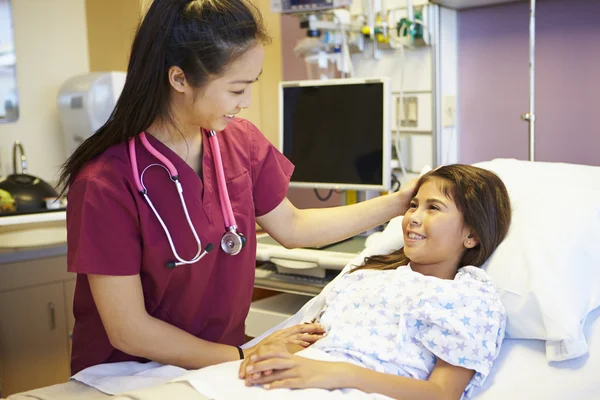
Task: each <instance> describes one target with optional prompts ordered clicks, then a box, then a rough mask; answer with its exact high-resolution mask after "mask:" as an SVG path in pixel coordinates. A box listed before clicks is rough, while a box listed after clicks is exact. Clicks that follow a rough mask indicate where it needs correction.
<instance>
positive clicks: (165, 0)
mask: <svg viewBox="0 0 600 400" xmlns="http://www.w3.org/2000/svg"><path fill="white" fill-rule="evenodd" d="M269 42H270V38H269V36H268V35H267V32H266V30H265V27H264V25H263V22H262V18H261V15H260V12H259V11H258V9H257V8H256V7H255V6H254V5H252V4H251V3H250V2H249V1H246V0H154V1H153V2H152V5H151V6H150V8H149V9H148V12H147V13H146V15H145V16H144V18H143V20H142V21H141V24H140V25H139V27H138V29H137V32H136V35H135V38H134V40H133V45H132V47H131V54H130V58H129V66H128V68H127V78H126V80H125V86H124V87H123V90H122V92H121V96H120V97H119V100H118V101H117V104H116V106H115V108H114V110H113V112H112V113H111V115H110V117H109V118H108V121H107V122H106V123H105V124H104V125H103V126H102V127H101V128H100V129H98V131H96V132H95V133H94V134H93V135H92V136H91V137H89V138H88V139H87V140H85V141H84V142H83V143H82V144H81V145H80V146H79V147H78V148H77V149H76V150H75V152H74V153H73V154H72V155H71V156H70V157H69V159H68V160H67V161H66V162H65V163H64V164H63V166H62V170H61V174H60V179H59V184H58V186H59V188H61V193H64V191H65V190H66V188H67V186H68V185H70V184H71V183H72V182H73V180H74V179H75V177H76V176H77V174H78V173H79V171H80V170H81V168H82V167H83V166H84V165H85V163H86V162H88V161H89V160H91V159H93V158H94V157H96V156H98V155H99V154H101V153H103V152H104V151H105V150H106V149H108V148H109V147H111V146H113V145H115V144H118V143H123V142H126V141H127V140H129V139H130V138H132V137H135V136H136V135H138V134H139V133H140V132H142V131H144V130H145V129H147V128H148V127H149V126H150V125H151V124H152V122H153V121H154V120H155V119H156V118H162V119H164V120H165V121H169V122H171V123H173V124H174V120H173V117H172V114H171V110H170V109H169V93H170V83H169V77H168V71H169V68H170V67H172V66H178V67H180V68H181V69H182V70H183V72H184V74H185V77H186V79H187V81H188V82H189V84H190V85H192V86H193V87H194V88H195V89H197V90H201V89H202V88H203V87H205V86H206V84H207V83H208V82H209V81H210V80H211V79H213V78H216V77H219V76H221V75H222V74H223V73H224V72H225V71H226V70H227V68H228V66H229V65H230V64H231V62H233V61H234V60H236V59H237V58H238V57H240V56H241V55H243V54H244V53H245V52H246V51H247V50H248V49H250V48H251V47H252V46H253V45H254V44H255V43H262V44H268V43H269ZM174 125H175V124H174Z"/></svg>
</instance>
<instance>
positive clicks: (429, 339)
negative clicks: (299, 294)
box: [312, 266, 506, 398]
mask: <svg viewBox="0 0 600 400" xmlns="http://www.w3.org/2000/svg"><path fill="white" fill-rule="evenodd" d="M320 322H321V324H322V325H323V326H324V328H325V329H326V331H327V335H326V336H325V337H324V338H322V339H321V340H319V341H318V342H316V343H315V344H314V345H313V346H312V347H314V348H317V349H320V350H323V351H325V352H328V353H330V354H334V355H337V356H341V357H343V358H346V359H347V360H348V361H349V362H354V363H358V364H359V365H362V366H364V367H366V368H369V369H372V370H375V371H379V372H385V373H390V374H395V375H401V376H406V377H411V378H417V379H427V378H428V377H429V375H430V374H431V372H432V371H433V368H434V367H435V363H436V362H437V359H438V358H440V359H442V360H444V361H446V362H448V363H450V364H454V365H458V366H461V367H464V368H468V369H471V370H474V371H475V372H476V373H475V375H474V376H473V378H472V379H471V382H470V383H469V386H468V387H467V390H466V391H465V393H464V395H463V398H468V397H469V396H470V393H471V391H472V389H473V388H474V387H477V386H481V385H482V384H483V382H484V381H485V379H486V377H487V375H488V374H489V371H490V369H491V367H492V364H493V362H494V360H495V359H496V357H497V355H498V352H499V349H500V345H501V343H502V340H503V338H504V331H505V328H506V310H505V309H504V307H503V306H502V304H501V303H500V300H499V297H498V295H497V293H496V291H495V289H494V287H493V286H492V284H491V282H490V281H489V277H488V276H487V274H486V273H485V272H484V271H482V270H481V269H479V268H475V267H464V268H461V269H460V270H459V271H458V273H457V275H456V277H455V279H454V280H443V279H438V278H435V277H430V276H424V275H421V274H419V273H417V272H414V271H412V270H411V269H410V267H409V266H404V267H400V268H398V269H396V270H386V271H377V270H359V271H356V272H354V273H350V274H346V275H345V276H343V277H342V278H341V279H338V280H337V281H336V283H335V287H334V288H333V290H330V291H329V292H328V294H327V298H326V306H325V311H324V312H323V314H322V316H321V318H320Z"/></svg>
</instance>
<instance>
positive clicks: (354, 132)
mask: <svg viewBox="0 0 600 400" xmlns="http://www.w3.org/2000/svg"><path fill="white" fill-rule="evenodd" d="M279 86H280V96H279V99H280V112H279V122H280V127H279V135H280V137H279V147H280V150H281V151H282V152H283V154H284V155H285V156H286V157H287V158H288V159H289V160H290V161H292V162H293V163H294V165H295V166H296V169H295V171H294V174H293V175H292V179H291V182H290V187H300V188H316V189H340V190H377V191H385V190H389V188H390V183H391V165H390V158H391V151H392V149H391V147H392V146H391V131H390V103H391V102H390V96H391V93H390V82H389V79H388V78H369V79H367V78H350V79H331V80H322V81H311V80H307V81H293V82H281V83H280V85H279Z"/></svg>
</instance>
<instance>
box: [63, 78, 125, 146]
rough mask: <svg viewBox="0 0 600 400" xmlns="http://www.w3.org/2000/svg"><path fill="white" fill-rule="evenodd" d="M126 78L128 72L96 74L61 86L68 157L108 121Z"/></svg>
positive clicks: (68, 81)
mask: <svg viewBox="0 0 600 400" xmlns="http://www.w3.org/2000/svg"><path fill="white" fill-rule="evenodd" d="M125 76H126V73H125V72H114V71H113V72H92V73H89V74H83V75H78V76H74V77H72V78H70V79H69V80H67V81H66V82H65V83H64V84H63V85H62V86H61V88H60V91H59V93H58V112H59V117H60V124H61V128H62V132H63V136H64V139H65V146H66V149H67V155H71V154H72V153H73V151H75V149H76V148H77V146H79V145H80V144H81V143H82V142H83V141H84V140H85V139H87V138H88V137H89V136H91V135H92V134H93V133H94V132H96V131H97V130H98V129H99V128H100V127H101V126H102V125H104V123H105V122H106V121H107V120H108V118H109V117H110V114H111V113H112V111H113V109H114V108H115V104H116V103H117V100H118V99H119V96H120V95H121V91H122V90H123V86H124V85H125Z"/></svg>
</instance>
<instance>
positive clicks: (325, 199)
mask: <svg viewBox="0 0 600 400" xmlns="http://www.w3.org/2000/svg"><path fill="white" fill-rule="evenodd" d="M314 191H315V196H317V199H319V200H321V201H327V200H329V199H330V198H331V196H332V195H333V189H331V190H330V191H329V194H327V196H325V197H321V195H320V194H319V191H318V190H317V189H314Z"/></svg>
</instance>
